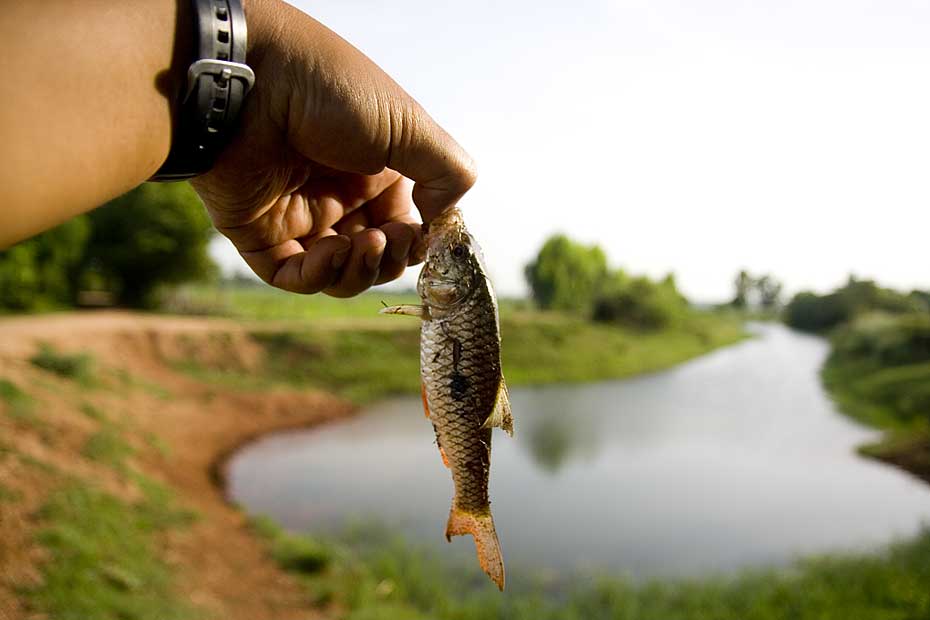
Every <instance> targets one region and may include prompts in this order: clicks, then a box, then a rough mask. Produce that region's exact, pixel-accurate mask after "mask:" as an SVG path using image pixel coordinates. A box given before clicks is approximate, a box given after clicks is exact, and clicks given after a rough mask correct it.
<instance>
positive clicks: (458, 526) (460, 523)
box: [446, 504, 504, 592]
mask: <svg viewBox="0 0 930 620" xmlns="http://www.w3.org/2000/svg"><path fill="white" fill-rule="evenodd" d="M465 534H471V535H472V538H474V539H475V550H476V551H477V552H478V563H479V564H480V565H481V568H482V569H483V570H484V572H485V573H487V575H488V577H490V578H491V581H493V582H494V583H496V584H497V587H498V588H500V590H501V591H502V592H503V591H504V557H503V555H502V554H501V544H500V542H499V541H498V540H497V532H496V531H495V530H494V519H492V518H491V513H490V512H489V513H487V514H472V513H470V512H465V511H464V510H459V509H457V508H456V507H455V505H454V504H453V506H452V510H451V511H449V522H448V523H447V524H446V540H448V541H451V540H452V537H453V536H463V535H465Z"/></svg>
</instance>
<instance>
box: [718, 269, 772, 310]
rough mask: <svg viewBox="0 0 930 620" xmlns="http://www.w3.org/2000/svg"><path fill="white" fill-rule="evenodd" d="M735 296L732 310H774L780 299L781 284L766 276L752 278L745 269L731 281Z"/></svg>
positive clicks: (731, 303)
mask: <svg viewBox="0 0 930 620" xmlns="http://www.w3.org/2000/svg"><path fill="white" fill-rule="evenodd" d="M733 287H734V289H735V294H734V295H733V301H731V302H730V305H731V306H733V307H734V308H740V309H746V308H762V309H763V310H773V309H775V308H776V307H777V306H778V304H779V300H780V298H781V291H782V285H781V282H779V281H778V280H776V279H775V278H773V277H772V276H770V275H768V274H764V275H762V276H759V277H754V276H753V275H752V274H750V273H749V272H748V271H746V270H745V269H743V270H741V271H740V272H739V273H738V274H736V278H735V279H734V280H733Z"/></svg>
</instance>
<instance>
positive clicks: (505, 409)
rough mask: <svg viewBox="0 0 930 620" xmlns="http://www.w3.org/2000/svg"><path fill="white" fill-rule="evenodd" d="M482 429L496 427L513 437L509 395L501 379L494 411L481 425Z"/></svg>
mask: <svg viewBox="0 0 930 620" xmlns="http://www.w3.org/2000/svg"><path fill="white" fill-rule="evenodd" d="M481 426H482V428H493V427H495V426H496V427H498V428H502V429H504V431H505V432H506V433H507V434H508V435H510V436H511V437H513V412H512V411H511V409H510V394H509V393H508V392H507V383H506V382H505V381H504V378H503V377H501V382H500V385H499V386H498V387H497V399H496V400H495V401H494V409H492V410H491V415H489V416H488V419H487V420H485V421H484V424H482V425H481Z"/></svg>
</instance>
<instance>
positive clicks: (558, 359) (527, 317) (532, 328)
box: [177, 312, 744, 402]
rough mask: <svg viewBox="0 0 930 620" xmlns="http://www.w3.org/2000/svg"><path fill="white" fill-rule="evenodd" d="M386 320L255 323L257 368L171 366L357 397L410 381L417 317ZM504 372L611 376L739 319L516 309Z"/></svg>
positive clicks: (738, 329) (653, 363) (245, 385)
mask: <svg viewBox="0 0 930 620" xmlns="http://www.w3.org/2000/svg"><path fill="white" fill-rule="evenodd" d="M381 318H382V320H384V321H386V322H389V323H386V325H392V326H394V327H393V328H391V329H384V328H380V329H374V328H365V327H359V328H357V329H354V330H343V329H338V330H336V329H326V328H309V327H308V328H305V329H302V330H300V331H256V332H254V333H252V337H253V338H254V339H255V340H257V341H258V342H259V343H260V344H261V345H263V346H264V347H265V349H266V352H267V355H266V356H265V358H266V362H265V365H264V367H262V368H260V369H258V370H256V371H249V372H243V371H235V370H228V369H220V368H210V367H208V366H204V365H202V364H197V363H193V362H183V363H180V364H178V365H177V367H178V368H179V369H180V370H183V371H185V372H187V373H189V374H191V375H193V376H195V377H196V378H198V379H201V380H205V381H210V382H216V383H219V384H222V385H224V386H226V387H229V388H234V389H236V388H238V389H249V390H254V389H268V388H270V387H274V386H289V387H312V388H318V389H324V390H328V391H332V392H335V393H337V394H340V395H342V396H345V397H347V398H349V399H352V400H354V401H356V402H368V401H371V400H373V399H376V398H380V397H384V396H389V395H392V394H403V393H414V392H416V391H417V390H418V389H419V385H420V378H419V377H420V371H419V347H420V343H419V324H418V323H417V322H416V321H414V320H412V319H411V320H404V319H403V318H397V317H381ZM501 332H502V339H503V344H502V356H503V367H504V374H505V376H506V378H507V382H508V384H509V385H511V386H518V385H527V384H543V383H557V382H578V381H596V380H601V379H615V378H621V377H627V376H630V375H634V374H638V373H642V372H648V371H655V370H660V369H662V368H667V367H669V366H672V365H674V364H676V363H679V362H682V361H684V360H686V359H689V358H692V357H695V356H697V355H700V354H702V353H706V352H707V351H710V350H712V349H714V348H716V347H720V346H723V345H726V344H731V343H733V342H736V341H738V340H739V339H741V338H743V337H744V332H743V329H742V325H741V323H740V322H739V320H738V319H736V318H733V317H727V316H718V315H713V314H695V315H694V316H693V317H691V318H690V319H689V320H688V321H687V322H686V323H685V324H684V325H683V326H681V327H680V328H678V329H674V330H664V331H659V332H639V331H635V330H630V329H623V328H618V327H613V326H605V325H598V324H594V323H591V322H588V321H583V320H579V319H572V318H568V317H565V316H562V315H557V314H544V313H536V312H519V313H516V312H515V313H514V314H512V315H511V317H510V318H505V319H503V320H502V324H501Z"/></svg>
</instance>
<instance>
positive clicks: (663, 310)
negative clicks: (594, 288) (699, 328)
mask: <svg viewBox="0 0 930 620" xmlns="http://www.w3.org/2000/svg"><path fill="white" fill-rule="evenodd" d="M687 310H688V305H687V302H686V301H685V298H684V297H682V296H681V294H680V293H679V292H678V290H677V289H676V287H675V281H674V279H672V277H671V276H669V277H668V278H666V279H665V280H663V281H662V282H653V281H652V280H650V279H648V278H645V277H639V278H633V279H632V280H629V281H620V280H618V284H616V285H614V286H611V287H610V289H609V290H608V291H607V292H605V293H603V294H602V295H600V296H598V298H597V299H596V300H595V302H594V311H593V314H592V316H593V318H594V320H595V321H599V322H604V323H617V324H621V325H627V326H629V327H635V328H639V329H663V328H666V327H673V326H676V325H678V324H680V323H681V321H682V319H683V318H684V316H685V315H686V313H687Z"/></svg>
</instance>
